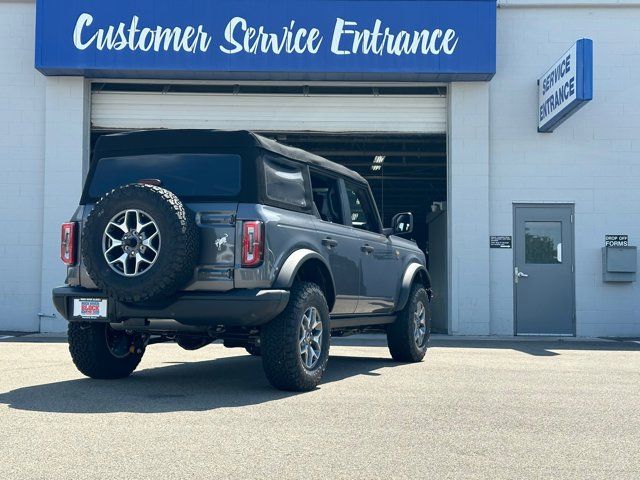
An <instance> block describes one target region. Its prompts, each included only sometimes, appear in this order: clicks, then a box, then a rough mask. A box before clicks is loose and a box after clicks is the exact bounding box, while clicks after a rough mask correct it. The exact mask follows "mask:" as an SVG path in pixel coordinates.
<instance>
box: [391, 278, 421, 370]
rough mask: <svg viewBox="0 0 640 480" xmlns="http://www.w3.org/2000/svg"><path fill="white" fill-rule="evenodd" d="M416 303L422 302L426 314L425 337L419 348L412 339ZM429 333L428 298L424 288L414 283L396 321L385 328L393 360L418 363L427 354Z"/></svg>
mask: <svg viewBox="0 0 640 480" xmlns="http://www.w3.org/2000/svg"><path fill="white" fill-rule="evenodd" d="M418 302H422V304H423V305H424V308H425V314H426V327H427V330H426V336H425V338H424V342H422V345H421V346H418V345H417V344H416V341H415V339H414V330H415V322H414V314H415V311H416V306H417V304H418ZM430 333H431V315H430V312H429V296H428V295H427V291H426V290H425V288H424V286H422V285H421V284H419V283H414V284H413V286H412V287H411V293H409V299H408V300H407V305H406V306H405V307H404V309H403V310H402V311H401V312H400V313H399V314H398V316H397V318H396V321H395V322H393V323H392V324H390V325H388V326H387V345H388V346H389V352H391V356H392V357H393V359H394V360H396V361H398V362H420V361H422V359H423V358H424V356H425V354H426V353H427V348H428V345H429V336H430Z"/></svg>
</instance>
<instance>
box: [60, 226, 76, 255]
mask: <svg viewBox="0 0 640 480" xmlns="http://www.w3.org/2000/svg"><path fill="white" fill-rule="evenodd" d="M60 258H61V259H62V261H63V262H64V263H65V264H66V265H75V264H76V223H75V222H70V223H63V224H62V231H61V237H60Z"/></svg>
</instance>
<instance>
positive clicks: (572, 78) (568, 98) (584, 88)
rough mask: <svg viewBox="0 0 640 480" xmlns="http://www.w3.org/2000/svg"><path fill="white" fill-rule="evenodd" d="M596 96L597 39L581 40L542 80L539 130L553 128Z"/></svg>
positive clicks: (539, 102)
mask: <svg viewBox="0 0 640 480" xmlns="http://www.w3.org/2000/svg"><path fill="white" fill-rule="evenodd" d="M592 98H593V42H592V41H591V40H590V39H588V38H583V39H581V40H578V41H577V42H576V43H575V44H573V46H572V47H571V48H570V49H569V50H567V51H566V52H565V53H564V54H563V55H562V56H561V57H560V59H558V61H557V62H556V63H554V64H553V66H552V67H551V68H550V69H549V70H547V71H546V72H545V73H544V75H542V77H541V78H540V79H539V80H538V131H539V132H553V130H554V129H555V128H556V127H557V126H558V125H560V124H561V123H562V122H564V121H565V120H566V119H567V118H569V117H570V116H571V115H572V114H573V113H575V112H576V111H577V110H578V109H580V107H582V106H583V105H584V104H585V103H587V102H588V101H590V100H591V99H592Z"/></svg>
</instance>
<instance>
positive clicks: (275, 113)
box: [91, 91, 447, 133]
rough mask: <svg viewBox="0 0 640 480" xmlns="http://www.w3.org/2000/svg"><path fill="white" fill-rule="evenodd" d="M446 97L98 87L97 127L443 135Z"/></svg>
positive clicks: (93, 116) (94, 121)
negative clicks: (236, 92)
mask: <svg viewBox="0 0 640 480" xmlns="http://www.w3.org/2000/svg"><path fill="white" fill-rule="evenodd" d="M446 119H447V112H446V97H445V96H444V95H384V96H383V95H379V96H375V95H345V94H339V95H306V96H305V95H301V94H298V95H294V94H235V95H234V94H219V93H176V92H167V93H160V92H122V91H96V92H94V93H93V95H92V106H91V121H92V125H93V127H95V128H107V129H139V128H211V129H224V130H235V129H246V130H263V131H317V132H394V133H445V132H446Z"/></svg>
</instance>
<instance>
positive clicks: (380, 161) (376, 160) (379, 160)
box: [373, 155, 387, 165]
mask: <svg viewBox="0 0 640 480" xmlns="http://www.w3.org/2000/svg"><path fill="white" fill-rule="evenodd" d="M385 158H387V157H385V156H384V155H378V156H377V157H376V158H374V159H373V163H374V164H376V165H381V164H383V163H384V159H385Z"/></svg>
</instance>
